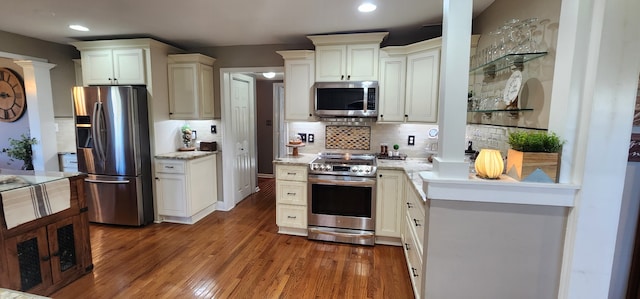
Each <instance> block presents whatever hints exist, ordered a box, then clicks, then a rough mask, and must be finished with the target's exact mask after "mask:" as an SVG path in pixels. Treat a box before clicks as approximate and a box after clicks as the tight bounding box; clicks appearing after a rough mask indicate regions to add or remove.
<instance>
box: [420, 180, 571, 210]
mask: <svg viewBox="0 0 640 299" xmlns="http://www.w3.org/2000/svg"><path fill="white" fill-rule="evenodd" d="M420 177H421V178H422V180H423V184H422V189H423V190H422V191H423V192H424V193H425V195H426V198H428V199H429V200H451V201H472V202H488V203H510V204H526V205H541V206H558V207H573V206H574V205H575V197H576V194H577V192H578V190H580V188H581V187H580V186H579V185H573V184H551V183H528V182H519V181H516V180H513V179H511V178H508V177H503V178H501V179H499V180H481V179H475V178H473V177H471V176H470V177H469V179H466V180H465V179H450V178H439V177H438V176H437V174H435V173H433V172H420Z"/></svg>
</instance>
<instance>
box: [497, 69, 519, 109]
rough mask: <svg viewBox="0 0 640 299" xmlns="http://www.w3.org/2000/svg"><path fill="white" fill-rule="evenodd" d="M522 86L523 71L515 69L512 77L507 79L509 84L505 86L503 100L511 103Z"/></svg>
mask: <svg viewBox="0 0 640 299" xmlns="http://www.w3.org/2000/svg"><path fill="white" fill-rule="evenodd" d="M521 86H522V72H521V71H518V70H516V71H513V73H511V77H509V80H507V84H506V85H505V86H504V93H503V97H502V100H503V101H504V103H505V104H507V105H509V104H511V103H512V102H513V101H514V100H515V99H516V98H517V97H518V94H519V93H520V87H521Z"/></svg>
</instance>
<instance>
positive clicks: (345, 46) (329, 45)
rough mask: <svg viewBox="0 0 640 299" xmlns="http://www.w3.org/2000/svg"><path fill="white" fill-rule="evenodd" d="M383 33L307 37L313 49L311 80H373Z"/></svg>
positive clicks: (376, 78)
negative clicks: (312, 75)
mask: <svg viewBox="0 0 640 299" xmlns="http://www.w3.org/2000/svg"><path fill="white" fill-rule="evenodd" d="M387 34H388V33H387V32H374V33H358V34H339V35H313V36H307V37H308V38H309V39H311V41H312V42H313V44H314V45H315V50H316V57H315V59H316V61H315V63H316V71H315V81H316V82H335V81H367V80H371V81H377V80H378V60H379V59H378V56H379V51H380V43H381V42H382V40H383V39H384V37H385V36H387Z"/></svg>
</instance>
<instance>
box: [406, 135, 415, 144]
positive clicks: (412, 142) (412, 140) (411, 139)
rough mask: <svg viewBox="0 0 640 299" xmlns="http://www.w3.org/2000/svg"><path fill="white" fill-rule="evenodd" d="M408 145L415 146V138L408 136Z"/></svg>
mask: <svg viewBox="0 0 640 299" xmlns="http://www.w3.org/2000/svg"><path fill="white" fill-rule="evenodd" d="M407 144H408V145H416V136H413V135H409V140H408V141H407Z"/></svg>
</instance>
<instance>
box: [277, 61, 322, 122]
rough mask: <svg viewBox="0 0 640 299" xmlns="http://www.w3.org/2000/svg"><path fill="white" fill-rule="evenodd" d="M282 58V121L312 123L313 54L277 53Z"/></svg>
mask: <svg viewBox="0 0 640 299" xmlns="http://www.w3.org/2000/svg"><path fill="white" fill-rule="evenodd" d="M277 53H278V54H280V55H281V56H282V58H284V119H285V120H286V121H312V120H314V117H313V107H314V105H313V99H314V97H313V84H314V82H315V79H314V67H315V63H314V52H313V51H309V50H293V51H277Z"/></svg>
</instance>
